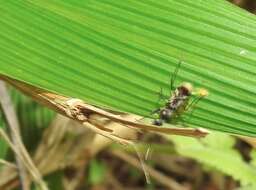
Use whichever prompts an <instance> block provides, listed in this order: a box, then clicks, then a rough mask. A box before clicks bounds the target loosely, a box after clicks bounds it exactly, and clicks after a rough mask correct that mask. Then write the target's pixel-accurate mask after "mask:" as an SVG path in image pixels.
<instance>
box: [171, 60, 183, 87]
mask: <svg viewBox="0 0 256 190" xmlns="http://www.w3.org/2000/svg"><path fill="white" fill-rule="evenodd" d="M181 63H182V61H179V63H178V65H177V66H176V68H175V70H174V72H173V73H172V74H171V77H170V79H171V80H170V87H171V91H173V90H174V82H175V80H176V76H177V74H178V71H179V69H180V65H181Z"/></svg>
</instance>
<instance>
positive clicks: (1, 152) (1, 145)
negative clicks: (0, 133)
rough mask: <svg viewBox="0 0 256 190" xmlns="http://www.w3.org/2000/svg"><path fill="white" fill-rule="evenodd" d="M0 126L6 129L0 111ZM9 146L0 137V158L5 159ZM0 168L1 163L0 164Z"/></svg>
mask: <svg viewBox="0 0 256 190" xmlns="http://www.w3.org/2000/svg"><path fill="white" fill-rule="evenodd" d="M0 128H2V129H6V123H5V120H4V117H3V113H1V112H0ZM8 149H9V146H8V145H7V143H6V142H5V141H4V140H3V139H2V138H1V137H0V159H5V158H6V155H7V152H8ZM0 168H1V164H0Z"/></svg>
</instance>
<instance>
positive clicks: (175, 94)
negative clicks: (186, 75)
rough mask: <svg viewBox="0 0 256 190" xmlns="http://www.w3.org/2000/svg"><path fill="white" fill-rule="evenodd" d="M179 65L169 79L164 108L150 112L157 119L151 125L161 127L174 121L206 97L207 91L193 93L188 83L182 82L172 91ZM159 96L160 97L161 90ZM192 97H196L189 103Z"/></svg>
mask: <svg viewBox="0 0 256 190" xmlns="http://www.w3.org/2000/svg"><path fill="white" fill-rule="evenodd" d="M180 65H181V61H179V64H178V66H177V67H176V69H175V71H174V73H173V75H172V77H171V93H170V97H169V98H168V99H167V101H166V103H165V105H164V107H161V108H158V109H156V110H154V111H153V112H152V114H154V113H155V114H157V117H158V118H156V119H155V120H154V121H153V125H157V126H161V125H163V123H164V122H169V121H172V120H174V119H176V118H177V117H179V116H180V115H181V114H182V113H183V112H185V111H187V110H188V109H189V108H191V107H193V105H195V104H197V103H198V101H199V100H201V99H202V98H203V97H205V96H207V95H208V91H207V90H205V89H199V90H198V91H197V92H195V91H194V90H193V86H192V84H191V83H188V82H183V83H182V84H181V85H179V86H178V87H176V88H175V89H174V90H173V84H174V81H175V79H176V76H177V73H178V70H179V68H180ZM160 95H161V96H162V90H161V93H160ZM192 95H196V97H195V98H194V99H193V100H192V101H190V98H191V96H192Z"/></svg>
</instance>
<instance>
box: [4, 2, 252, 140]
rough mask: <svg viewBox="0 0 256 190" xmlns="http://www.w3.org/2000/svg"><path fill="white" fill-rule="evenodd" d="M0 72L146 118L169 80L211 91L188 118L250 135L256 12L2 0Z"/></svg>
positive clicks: (207, 6)
mask: <svg viewBox="0 0 256 190" xmlns="http://www.w3.org/2000/svg"><path fill="white" fill-rule="evenodd" d="M1 5H2V6H1V7H0V28H1V30H0V74H2V75H6V76H9V77H11V78H15V79H18V80H21V81H23V82H25V83H29V84H32V85H35V86H37V87H41V88H43V89H46V90H49V91H52V92H56V93H58V94H62V95H67V96H72V97H76V98H80V99H83V100H85V101H87V102H88V103H91V104H94V105H97V106H101V107H108V108H110V109H113V110H119V111H126V112H130V113H135V114H139V115H144V116H147V117H152V116H151V115H150V112H151V111H152V110H154V109H155V108H157V107H159V105H157V99H158V96H157V93H158V92H159V89H160V88H161V87H162V88H163V89H164V91H165V94H169V91H170V87H169V81H170V75H171V73H172V72H173V71H174V69H175V67H176V66H177V63H178V61H179V60H182V61H183V63H182V66H181V69H180V72H179V73H178V76H177V80H176V83H175V84H176V86H177V85H178V84H179V83H181V82H183V81H188V82H191V83H192V84H194V86H196V87H204V88H206V89H207V90H208V91H209V92H210V95H209V96H208V97H207V98H205V99H204V100H202V101H201V102H200V103H199V104H198V106H197V108H196V109H195V111H194V112H193V115H192V116H191V117H190V118H189V119H186V123H189V124H190V125H191V126H201V127H206V128H209V129H214V130H220V131H226V132H229V133H237V134H242V135H250V136H255V135H256V130H255V127H256V103H255V94H256V88H255V86H256V77H255V74H256V65H255V61H256V53H255V50H256V45H255V40H256V23H255V22H256V18H255V16H254V15H251V14H249V13H247V12H245V11H243V10H241V9H239V8H237V7H235V6H232V5H231V4H229V3H228V2H226V1H224V0H217V1H216V0H204V1H201V0H195V1H190V0H172V1H170V0H159V1H154V0H140V1H132V0H125V1H115V0H93V1H92V0H86V1H80V0H72V1H70V0H69V1H67V0H33V1H32V0H10V1H4V0H1Z"/></svg>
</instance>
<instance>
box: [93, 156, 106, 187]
mask: <svg viewBox="0 0 256 190" xmlns="http://www.w3.org/2000/svg"><path fill="white" fill-rule="evenodd" d="M106 169H107V168H106V165H105V164H104V163H103V162H100V161H97V160H95V159H93V160H92V161H91V162H90V167H89V182H90V184H93V185H95V184H99V183H102V182H103V181H104V180H105V175H106Z"/></svg>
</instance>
